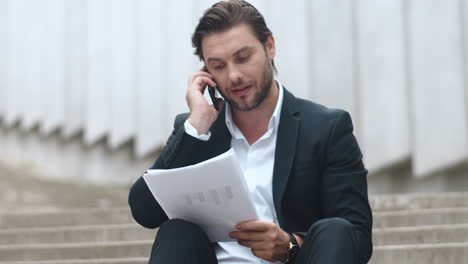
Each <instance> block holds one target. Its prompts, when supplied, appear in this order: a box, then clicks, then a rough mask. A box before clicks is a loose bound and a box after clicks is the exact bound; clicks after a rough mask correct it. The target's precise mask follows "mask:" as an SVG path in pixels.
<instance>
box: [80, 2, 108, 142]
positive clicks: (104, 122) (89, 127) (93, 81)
mask: <svg viewBox="0 0 468 264" xmlns="http://www.w3.org/2000/svg"><path fill="white" fill-rule="evenodd" d="M111 4H112V1H111V0H101V1H94V0H87V2H86V8H87V11H88V17H87V26H88V28H87V31H88V52H89V53H88V65H87V67H88V71H89V72H88V73H89V75H88V78H89V79H88V85H87V87H86V88H87V89H86V92H85V93H86V99H85V102H86V103H85V109H86V112H85V124H86V129H85V133H84V139H85V143H86V144H92V143H94V142H96V141H97V140H99V139H100V138H102V137H104V136H105V135H107V134H108V133H109V132H110V129H111V124H112V121H111V112H110V111H111V106H110V105H111V98H112V95H111V94H112V89H111V88H112V87H111V81H112V72H111V70H112V60H111V55H112V52H111V49H110V47H111V46H112V43H111V41H110V40H111V36H110V29H111V27H112V25H111V12H110V5H111Z"/></svg>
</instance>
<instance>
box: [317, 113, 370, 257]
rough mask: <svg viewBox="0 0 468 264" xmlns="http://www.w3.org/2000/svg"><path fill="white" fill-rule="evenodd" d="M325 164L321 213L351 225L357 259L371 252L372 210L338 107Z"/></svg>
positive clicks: (350, 136) (353, 141)
mask: <svg viewBox="0 0 468 264" xmlns="http://www.w3.org/2000/svg"><path fill="white" fill-rule="evenodd" d="M325 156H326V159H325V160H326V165H325V168H324V170H323V175H322V182H321V188H320V189H321V197H322V208H323V212H324V214H325V217H327V218H328V217H340V218H343V219H345V220H347V221H349V222H350V223H351V224H352V225H353V226H354V227H355V231H356V232H355V238H356V240H357V241H356V242H357V245H359V247H360V248H359V249H358V252H360V254H361V256H360V259H361V261H362V262H363V263H367V261H368V260H369V258H370V256H371V255H372V238H371V232H372V212H371V208H370V206H369V201H368V197H367V170H366V169H365V167H364V164H363V162H362V157H363V156H362V153H361V150H360V149H359V146H358V143H357V140H356V138H355V137H354V135H353V124H352V121H351V117H350V116H349V114H348V113H347V112H345V111H340V114H339V115H338V117H337V118H336V122H335V124H334V126H332V130H331V133H330V134H329V136H328V139H327V146H326V154H325Z"/></svg>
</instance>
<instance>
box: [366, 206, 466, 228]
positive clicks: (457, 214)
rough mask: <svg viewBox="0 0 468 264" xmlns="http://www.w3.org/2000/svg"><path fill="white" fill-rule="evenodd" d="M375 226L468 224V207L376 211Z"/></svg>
mask: <svg viewBox="0 0 468 264" xmlns="http://www.w3.org/2000/svg"><path fill="white" fill-rule="evenodd" d="M373 216H374V228H385V227H403V226H424V225H448V224H467V223H468V208H438V209H419V210H403V211H391V212H375V213H374V214H373Z"/></svg>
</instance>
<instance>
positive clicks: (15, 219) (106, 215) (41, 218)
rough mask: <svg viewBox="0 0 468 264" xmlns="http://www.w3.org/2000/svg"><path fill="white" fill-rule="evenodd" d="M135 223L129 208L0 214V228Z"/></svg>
mask: <svg viewBox="0 0 468 264" xmlns="http://www.w3.org/2000/svg"><path fill="white" fill-rule="evenodd" d="M129 223H135V221H134V220H133V218H132V216H131V214H130V209H129V208H112V209H99V208H96V209H73V210H59V211H49V212H35V213H24V212H23V213H9V214H2V215H0V228H26V227H51V226H76V225H104V224H129Z"/></svg>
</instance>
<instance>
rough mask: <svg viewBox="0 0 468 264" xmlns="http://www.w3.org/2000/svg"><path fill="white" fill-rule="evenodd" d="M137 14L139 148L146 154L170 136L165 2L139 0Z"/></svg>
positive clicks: (136, 147) (137, 118) (139, 152)
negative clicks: (164, 49)
mask: <svg viewBox="0 0 468 264" xmlns="http://www.w3.org/2000/svg"><path fill="white" fill-rule="evenodd" d="M136 5H137V6H136V8H137V16H136V30H137V47H138V49H137V65H138V71H137V74H138V75H137V80H138V84H137V86H136V89H137V107H136V110H137V111H136V113H135V115H136V120H137V136H136V145H135V151H136V154H137V156H138V157H142V156H145V155H147V154H148V153H150V152H151V151H154V150H155V149H156V148H157V147H158V146H159V145H161V144H162V143H163V142H164V141H165V140H166V139H167V137H168V136H169V135H166V134H165V132H166V130H165V129H163V121H162V120H166V119H165V118H163V115H164V109H163V107H162V103H163V100H164V98H163V96H162V91H163V87H164V86H163V82H162V80H161V79H162V67H163V65H162V62H161V53H162V50H161V42H162V39H161V28H162V26H163V24H162V23H161V13H162V12H164V11H163V9H162V8H161V1H152V0H138V1H136Z"/></svg>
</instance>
